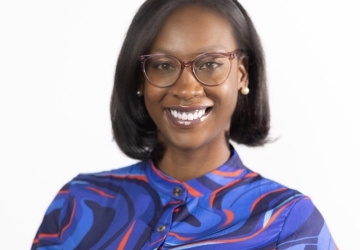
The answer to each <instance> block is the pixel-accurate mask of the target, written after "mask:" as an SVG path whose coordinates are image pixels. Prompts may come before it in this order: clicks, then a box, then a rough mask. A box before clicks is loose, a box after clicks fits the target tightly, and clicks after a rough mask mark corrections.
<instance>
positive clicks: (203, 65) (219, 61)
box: [195, 55, 224, 72]
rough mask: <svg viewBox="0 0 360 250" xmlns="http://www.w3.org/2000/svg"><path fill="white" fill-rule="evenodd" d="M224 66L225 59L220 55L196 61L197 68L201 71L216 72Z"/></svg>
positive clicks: (208, 56)
mask: <svg viewBox="0 0 360 250" xmlns="http://www.w3.org/2000/svg"><path fill="white" fill-rule="evenodd" d="M223 65H224V58H222V57H219V56H218V55H206V56H204V57H200V58H198V59H197V60H196V62H195V66H196V68H197V69H198V70H199V71H210V72H212V71H215V70H218V69H220V68H221V66H223Z"/></svg>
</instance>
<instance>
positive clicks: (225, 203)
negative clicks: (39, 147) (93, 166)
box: [31, 151, 337, 250]
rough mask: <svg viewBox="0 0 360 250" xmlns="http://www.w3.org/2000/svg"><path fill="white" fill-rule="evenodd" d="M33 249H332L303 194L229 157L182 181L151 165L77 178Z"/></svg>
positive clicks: (54, 204) (45, 222)
mask: <svg viewBox="0 0 360 250" xmlns="http://www.w3.org/2000/svg"><path fill="white" fill-rule="evenodd" d="M31 249H32V250H36V249H37V250H57V249H77V250H80V249H81V250H84V249H92V250H97V249H163V250H165V249H199V250H201V249H264V250H265V249H279V250H283V249H291V250H298V249H307V250H310V249H327V250H328V249H337V247H336V245H335V243H334V240H333V239H332V237H331V234H330V232H329V230H328V228H327V226H326V223H325V221H324V219H323V217H322V215H321V214H320V213H319V211H318V210H317V209H316V207H315V206H314V204H313V203H312V201H311V200H310V199H309V198H308V197H307V196H305V195H303V194H301V193H299V192H298V191H296V190H293V189H289V188H287V187H285V186H283V185H280V184H278V183H276V182H274V181H271V180H269V179H266V178H264V177H262V176H260V175H259V174H257V173H255V172H253V171H251V170H249V169H248V168H246V167H245V166H244V165H243V164H242V162H241V160H240V158H239V156H238V154H237V153H236V152H235V151H233V152H232V156H231V157H230V158H229V160H228V161H227V162H226V163H225V164H223V165H222V166H220V167H219V168H217V169H216V170H214V171H212V172H209V173H207V174H205V175H204V176H201V177H199V178H196V179H192V180H189V181H186V182H179V181H177V180H175V179H173V178H171V177H169V176H167V175H165V174H164V173H162V172H161V171H159V170H158V169H157V168H156V167H155V166H154V165H153V164H152V162H151V161H144V162H139V163H137V164H134V165H132V166H129V167H125V168H120V169H116V170H112V171H106V172H101V173H95V174H82V175H79V176H77V177H76V178H74V179H73V180H71V181H70V182H69V183H68V184H66V185H65V186H64V187H63V188H62V189H61V190H60V191H59V193H58V194H57V195H56V197H55V199H54V200H53V202H52V203H51V204H50V206H49V208H48V209H47V212H46V214H45V216H44V219H43V221H42V223H41V225H40V228H39V230H38V232H37V234H36V237H35V239H34V242H33V245H32V248H31Z"/></svg>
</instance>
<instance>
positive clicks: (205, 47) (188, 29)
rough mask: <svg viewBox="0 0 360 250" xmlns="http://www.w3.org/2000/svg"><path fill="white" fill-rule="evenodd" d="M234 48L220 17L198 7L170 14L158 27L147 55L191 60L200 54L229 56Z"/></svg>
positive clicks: (225, 22) (230, 30) (226, 24)
mask: <svg viewBox="0 0 360 250" xmlns="http://www.w3.org/2000/svg"><path fill="white" fill-rule="evenodd" d="M236 48H237V46H236V41H235V38H234V36H233V28H232V26H231V24H230V22H229V21H228V19H226V18H225V17H223V16H222V15H221V14H219V13H217V12H215V11H212V10H209V9H207V8H204V7H203V6H199V5H191V6H185V7H181V8H179V9H177V10H175V11H174V12H172V13H171V14H170V15H169V16H168V17H167V18H166V19H165V22H164V24H163V25H162V26H161V27H160V29H159V31H158V33H157V35H156V37H155V39H154V41H153V43H152V45H151V47H150V52H151V53H157V52H163V53H170V54H174V55H179V56H180V55H181V56H185V57H187V56H188V57H192V56H194V55H196V54H199V53H204V52H229V51H233V50H235V49H236Z"/></svg>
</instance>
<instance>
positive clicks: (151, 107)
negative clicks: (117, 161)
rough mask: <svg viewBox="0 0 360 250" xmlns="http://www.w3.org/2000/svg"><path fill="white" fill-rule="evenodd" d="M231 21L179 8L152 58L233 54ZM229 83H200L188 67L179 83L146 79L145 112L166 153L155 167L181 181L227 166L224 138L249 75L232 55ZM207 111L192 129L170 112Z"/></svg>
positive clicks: (207, 12) (154, 46)
mask: <svg viewBox="0 0 360 250" xmlns="http://www.w3.org/2000/svg"><path fill="white" fill-rule="evenodd" d="M232 33H233V30H232V26H231V24H230V23H229V21H228V20H227V19H226V18H224V17H223V16H221V15H219V14H217V13H216V12H213V11H210V10H207V9H206V8H204V7H200V6H188V7H183V8H180V9H177V10H176V11H175V12H173V13H172V14H171V15H170V16H169V17H168V18H167V19H166V21H165V23H164V25H163V26H162V27H161V29H160V30H159V33H158V34H157V36H156V37H155V39H154V41H153V43H152V45H151V47H150V54H156V53H165V54H169V55H172V56H175V57H177V58H179V59H180V60H183V61H190V60H192V59H193V58H194V57H195V56H197V55H198V54H201V53H205V52H231V51H234V50H235V49H237V43H236V40H235V38H234V36H233V34H232ZM231 63H232V68H231V72H230V75H229V77H228V78H227V80H226V81H225V82H224V83H222V84H220V85H217V86H203V85H201V84H200V83H199V82H198V81H197V80H196V78H195V77H194V75H193V74H192V72H191V69H190V68H189V67H186V68H185V69H184V71H183V73H182V75H181V76H180V78H179V79H178V81H177V82H176V83H175V84H174V85H172V86H170V87H167V88H159V87H156V86H154V85H152V84H151V83H150V82H148V81H145V82H144V84H143V85H142V88H143V89H142V90H143V93H144V100H145V105H146V108H147V110H148V112H149V114H150V116H151V118H152V119H153V121H154V122H155V124H156V125H157V128H158V139H159V140H160V141H161V142H162V143H163V144H164V145H165V148H166V150H165V153H164V156H163V158H162V159H161V161H159V162H157V167H158V168H159V169H160V170H161V171H163V172H164V173H165V174H167V175H169V176H172V177H174V178H175V179H177V180H179V181H185V180H189V179H192V178H196V177H199V176H202V175H204V174H205V173H207V172H210V171H212V170H214V169H216V168H217V167H219V166H220V165H221V164H223V163H225V162H226V161H227V159H228V158H229V156H230V150H229V146H228V141H227V139H226V134H227V133H228V131H229V129H230V121H231V116H232V114H233V112H234V109H235V105H236V102H237V97H238V95H239V90H240V88H241V87H244V86H247V84H248V75H247V72H246V70H245V66H244V65H243V64H242V62H241V60H240V59H239V58H238V57H236V58H235V59H234V60H233V61H232V62H231ZM169 107H171V108H185V109H194V108H198V107H211V109H210V112H209V113H208V115H207V117H206V119H205V120H204V121H202V122H200V123H198V124H196V125H195V126H191V127H186V126H179V125H177V124H174V123H173V122H172V121H171V120H170V119H169V114H168V113H167V112H166V110H168V108H169Z"/></svg>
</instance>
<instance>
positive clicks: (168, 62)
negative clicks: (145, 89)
mask: <svg viewBox="0 0 360 250" xmlns="http://www.w3.org/2000/svg"><path fill="white" fill-rule="evenodd" d="M147 66H148V67H147V69H148V70H152V71H157V72H162V73H165V72H173V71H176V62H175V61H174V60H173V59H172V58H169V57H166V56H155V57H153V58H149V60H148V61H147Z"/></svg>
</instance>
